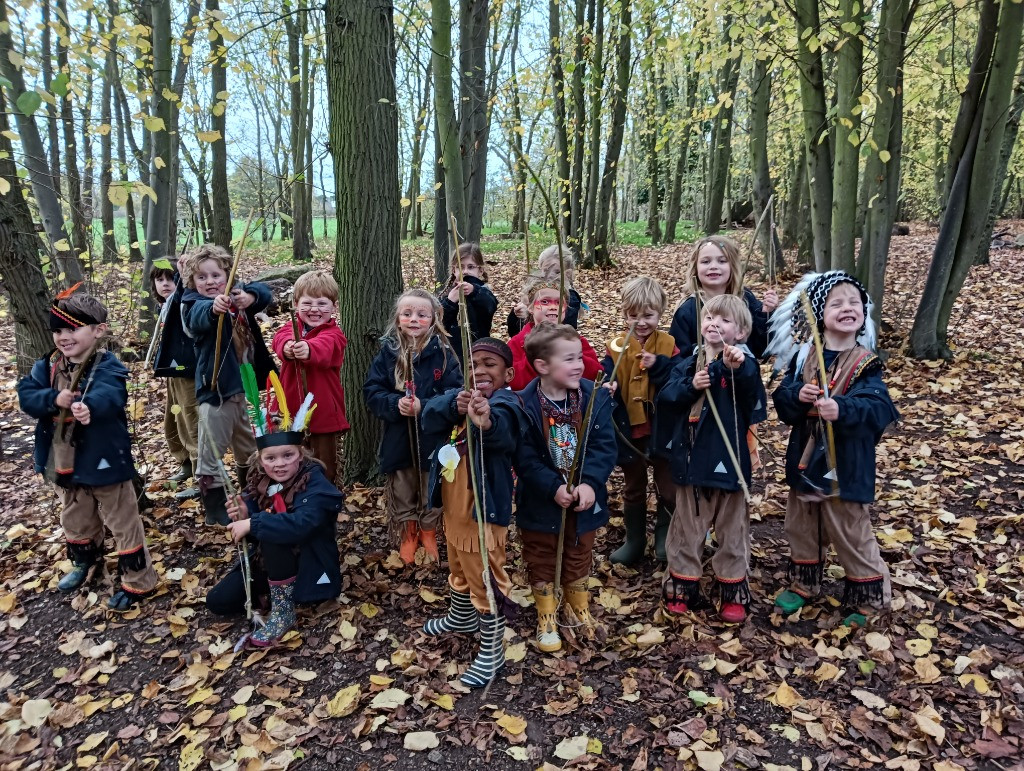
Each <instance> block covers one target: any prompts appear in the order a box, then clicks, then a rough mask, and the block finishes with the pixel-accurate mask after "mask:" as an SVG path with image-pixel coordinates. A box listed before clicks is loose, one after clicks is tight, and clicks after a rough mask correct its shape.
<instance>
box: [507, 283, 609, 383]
mask: <svg viewBox="0 0 1024 771" xmlns="http://www.w3.org/2000/svg"><path fill="white" fill-rule="evenodd" d="M558 292H559V288H558V282H557V281H550V280H548V279H546V278H544V277H543V276H534V277H533V278H531V279H530V280H529V281H528V282H527V284H526V287H525V288H524V290H523V296H524V297H526V298H527V301H528V302H529V303H530V312H531V314H532V315H533V320H532V321H531V322H529V323H528V324H527V325H526V326H524V327H523V329H522V331H521V332H520V333H519V334H518V335H516V336H515V337H513V338H512V339H511V340H509V341H508V347H509V348H511V349H512V359H513V367H514V368H515V377H514V378H513V380H512V382H511V383H510V384H509V385H510V386H511V387H512V390H514V391H521V390H522V389H524V388H526V386H528V385H529V384H530V381H531V380H533V379H534V378H535V377H537V372H536V371H535V370H534V369H533V363H532V362H531V360H530V357H529V356H528V355H527V353H526V338H527V337H528V336H529V335H530V333H531V332H533V330H534V329H535V328H536V327H537V326H539V325H541V324H557V323H558V301H559V294H558ZM579 339H580V344H581V345H582V346H583V377H585V378H586V379H587V380H593V379H594V378H596V377H597V373H598V372H600V371H601V363H600V362H599V361H598V360H597V354H596V353H595V352H594V349H593V347H592V346H591V345H590V343H588V342H587V338H585V337H583V336H580V338H579Z"/></svg>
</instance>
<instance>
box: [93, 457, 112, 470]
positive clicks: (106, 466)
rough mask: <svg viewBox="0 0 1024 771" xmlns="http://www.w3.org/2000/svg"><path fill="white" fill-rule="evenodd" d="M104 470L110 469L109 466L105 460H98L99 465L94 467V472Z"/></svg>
mask: <svg viewBox="0 0 1024 771" xmlns="http://www.w3.org/2000/svg"><path fill="white" fill-rule="evenodd" d="M105 468H110V464H109V463H108V462H107V459H106V458H100V465H98V466H97V467H96V470H97V471H103V469H105Z"/></svg>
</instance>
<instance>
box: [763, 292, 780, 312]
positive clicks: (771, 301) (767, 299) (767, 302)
mask: <svg viewBox="0 0 1024 771" xmlns="http://www.w3.org/2000/svg"><path fill="white" fill-rule="evenodd" d="M761 307H762V308H763V309H764V312H765V313H771V312H772V311H773V310H775V309H776V308H778V307H779V293H778V292H776V291H775V290H774V289H769V290H768V291H767V292H765V293H764V299H763V300H761Z"/></svg>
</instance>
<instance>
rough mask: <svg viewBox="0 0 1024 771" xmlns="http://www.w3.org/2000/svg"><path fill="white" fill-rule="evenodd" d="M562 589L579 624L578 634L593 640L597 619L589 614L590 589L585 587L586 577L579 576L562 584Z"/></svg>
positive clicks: (595, 634)
mask: <svg viewBox="0 0 1024 771" xmlns="http://www.w3.org/2000/svg"><path fill="white" fill-rule="evenodd" d="M562 591H563V592H565V602H566V604H567V605H568V606H569V607H570V608H572V612H573V614H575V616H576V620H577V621H578V622H579V624H580V630H579V631H580V636H581V637H583V638H585V639H587V640H593V639H594V638H595V637H596V636H597V621H596V620H595V619H594V617H593V616H592V615H591V614H590V590H589V589H588V588H587V579H585V578H581V579H579V580H577V581H573V582H572V583H571V584H564V585H563V586H562Z"/></svg>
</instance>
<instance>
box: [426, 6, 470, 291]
mask: <svg viewBox="0 0 1024 771" xmlns="http://www.w3.org/2000/svg"><path fill="white" fill-rule="evenodd" d="M430 47H431V53H430V62H431V66H432V67H433V70H434V113H435V116H436V119H435V122H436V125H437V128H438V133H439V138H440V143H441V147H440V151H441V153H440V155H439V156H438V157H439V158H440V159H441V165H442V166H443V168H444V197H445V206H446V209H447V212H448V216H449V217H452V216H454V217H455V224H456V227H457V228H458V230H459V233H460V234H461V233H465V232H466V228H467V227H468V224H469V220H468V219H467V213H466V195H465V188H464V187H463V184H464V179H465V178H464V176H463V171H462V154H461V152H460V149H459V136H458V123H457V121H456V112H455V97H454V95H453V94H454V92H453V91H452V70H453V69H454V67H453V64H454V63H453V61H452V9H451V5H450V3H449V0H431V2H430ZM444 229H445V231H447V230H448V225H447V223H446V225H445V228H444ZM435 237H436V236H435ZM446 272H447V271H446Z"/></svg>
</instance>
